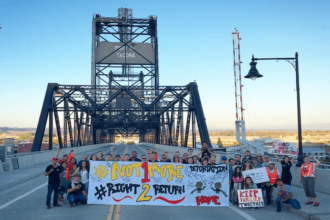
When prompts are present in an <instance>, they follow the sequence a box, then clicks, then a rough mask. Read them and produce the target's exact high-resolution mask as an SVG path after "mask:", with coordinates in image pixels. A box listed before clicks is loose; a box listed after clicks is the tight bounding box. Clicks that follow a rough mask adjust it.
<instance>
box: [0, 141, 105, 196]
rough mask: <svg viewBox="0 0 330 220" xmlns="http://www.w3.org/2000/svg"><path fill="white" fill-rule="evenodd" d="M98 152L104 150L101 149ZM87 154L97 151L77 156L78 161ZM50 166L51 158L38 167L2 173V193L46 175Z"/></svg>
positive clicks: (0, 178)
mask: <svg viewBox="0 0 330 220" xmlns="http://www.w3.org/2000/svg"><path fill="white" fill-rule="evenodd" d="M104 148H107V147H104ZM97 150H102V148H99V149H97ZM109 151H110V149H109ZM106 152H107V151H103V153H104V154H105V153H106ZM85 153H87V154H89V155H91V154H93V153H94V154H95V153H97V152H96V150H90V151H86V152H84V153H78V154H75V157H76V159H77V161H79V160H81V159H82V156H83V154H85ZM62 155H63V153H60V157H61V156H62ZM54 156H55V152H54ZM50 164H51V158H49V162H45V163H40V164H37V165H33V166H29V167H24V168H20V169H17V170H13V171H8V172H3V173H0V180H1V181H0V191H1V190H4V189H8V188H10V187H13V186H15V185H17V184H20V183H22V182H25V181H27V180H29V179H33V178H35V177H37V176H41V175H44V172H45V169H46V167H47V166H48V165H50Z"/></svg>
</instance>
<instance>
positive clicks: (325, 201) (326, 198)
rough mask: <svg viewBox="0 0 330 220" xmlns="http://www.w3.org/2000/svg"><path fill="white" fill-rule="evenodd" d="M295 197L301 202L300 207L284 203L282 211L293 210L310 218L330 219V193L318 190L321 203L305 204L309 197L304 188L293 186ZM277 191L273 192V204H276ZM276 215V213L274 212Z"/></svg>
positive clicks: (311, 219)
mask: <svg viewBox="0 0 330 220" xmlns="http://www.w3.org/2000/svg"><path fill="white" fill-rule="evenodd" d="M292 190H293V198H294V199H297V200H298V201H299V202H300V206H301V208H300V209H295V208H293V207H292V206H291V205H287V204H284V203H282V212H286V211H289V212H293V213H295V214H297V215H300V216H302V217H304V218H305V219H308V220H328V219H329V220H330V195H327V194H324V193H319V192H316V195H317V198H318V200H319V203H320V205H319V206H317V207H315V206H313V205H305V203H306V202H307V201H308V198H307V197H306V196H305V192H304V190H303V188H301V187H298V186H292ZM275 197H276V195H275V193H273V199H272V204H273V205H275V206H276V201H275ZM274 215H275V214H274Z"/></svg>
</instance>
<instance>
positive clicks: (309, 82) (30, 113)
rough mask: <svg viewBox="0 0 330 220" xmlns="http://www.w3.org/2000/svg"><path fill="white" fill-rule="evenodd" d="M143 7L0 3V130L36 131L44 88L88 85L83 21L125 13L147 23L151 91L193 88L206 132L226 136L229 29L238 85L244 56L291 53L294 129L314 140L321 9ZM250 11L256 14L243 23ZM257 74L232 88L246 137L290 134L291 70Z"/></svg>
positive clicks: (326, 32) (325, 30)
mask: <svg viewBox="0 0 330 220" xmlns="http://www.w3.org/2000/svg"><path fill="white" fill-rule="evenodd" d="M153 3H154V2H153V1H150V0H146V1H144V2H136V1H133V0H127V1H125V2H124V3H123V2H122V1H118V0H114V1H105V0H99V1H98V2H97V4H96V3H95V1H84V2H83V3H81V2H78V1H77V0H73V1H70V2H67V1H64V0H59V1H56V2H45V1H41V0H34V1H29V2H25V1H22V0H11V1H9V0H4V1H1V2H0V24H1V29H0V72H1V74H0V77H1V78H0V79H1V80H0V96H1V97H2V99H1V104H2V105H1V108H0V115H1V120H0V126H2V127H3V126H7V127H31V128H33V127H37V123H38V120H39V115H40V111H41V108H42V104H43V99H44V95H45V91H46V86H47V83H48V82H58V83H59V84H68V85H78V84H79V85H88V84H89V81H90V76H91V72H90V69H91V68H90V63H91V62H90V60H91V58H90V57H91V32H92V30H91V28H92V25H91V22H92V15H93V13H100V14H101V15H102V16H106V17H114V16H117V9H118V8H120V7H127V8H131V9H133V16H134V17H136V18H146V17H148V16H149V15H156V16H157V19H158V40H159V67H160V68H159V76H160V85H186V84H188V83H189V82H193V81H194V80H196V82H197V84H198V87H199V93H200V97H201V101H202V105H203V111H204V115H205V118H206V123H207V126H208V128H209V130H212V129H224V130H226V129H235V97H234V92H235V91H234V90H235V88H234V73H233V57H232V49H233V48H232V34H231V33H232V32H233V31H234V28H237V30H238V31H239V32H240V37H241V38H242V41H241V60H242V62H243V63H242V75H243V76H244V75H246V74H247V72H248V71H249V68H250V67H249V62H250V60H251V56H252V54H254V55H255V57H258V58H266V57H293V56H294V54H295V52H298V53H299V71H300V92H301V119H302V129H303V130H306V129H307V130H310V129H308V128H304V126H309V125H313V124H319V125H320V130H327V129H330V126H329V125H330V117H329V116H328V114H329V113H328V109H329V107H330V105H329V102H328V101H326V100H327V99H328V97H327V85H329V84H330V77H329V70H328V68H327V57H328V56H327V55H328V51H329V50H330V45H329V44H328V42H327V39H328V38H329V37H330V28H329V22H327V21H329V20H330V14H329V13H328V11H327V9H328V8H329V6H330V1H326V0H320V1H318V2H317V4H315V2H311V1H308V0H301V1H298V0H292V1H289V2H288V1H285V0H279V1H276V2H271V1H263V0H256V1H255V2H254V4H251V3H250V2H247V1H242V0H241V1H238V2H237V1H236V2H222V1H215V0H214V1H212V0H211V1H209V2H208V4H205V3H201V2H199V1H197V0H192V1H189V9H187V6H186V3H185V1H183V2H177V1H174V0H170V1H167V2H157V4H153ZM173 5H175V7H174V8H173ZM233 8H235V11H233ZM252 9H253V10H255V11H258V12H259V13H258V14H251V13H250V11H251V10H252ZM169 11H171V13H169ZM233 12H235V14H236V16H233ZM279 14H281V16H280V17H279V16H278V15H279ZM306 14H307V15H308V16H306ZM196 15H198V16H196ZM260 17H262V18H263V19H260ZM178 18H179V19H178ZM77 19H78V20H79V22H76V21H77ZM289 20H291V21H294V23H293V24H294V25H293V24H292V22H287V21H289ZM205 21H207V22H205ZM22 22H23V24H24V25H21V24H22ZM71 22H74V24H75V25H74V26H73V25H72V23H71ZM17 26H20V30H19V31H20V34H18V33H17ZM196 29H201V31H198V32H196V31H194V30H196ZM192 33H193V34H192ZM320 35H322V37H320ZM18 64H19V65H18ZM257 67H258V70H259V72H260V73H261V74H263V75H264V77H263V78H262V79H258V80H256V81H251V80H246V79H244V78H243V79H242V83H243V85H244V87H243V107H244V108H245V111H244V115H245V118H244V120H245V121H246V130H251V129H279V127H281V129H292V130H294V129H295V127H297V125H296V124H297V103H296V91H295V74H294V69H293V68H292V67H291V66H290V64H288V63H286V62H275V61H258V65H257ZM311 76H312V77H311ZM321 124H324V126H325V127H323V125H322V126H321ZM311 128H312V126H311ZM315 129H317V128H315Z"/></svg>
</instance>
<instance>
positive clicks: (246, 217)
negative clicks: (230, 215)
mask: <svg viewBox="0 0 330 220" xmlns="http://www.w3.org/2000/svg"><path fill="white" fill-rule="evenodd" d="M229 208H230V209H231V210H233V211H234V212H236V213H238V214H240V215H241V216H243V217H244V218H245V219H247V220H256V219H255V218H253V217H252V216H251V215H248V214H246V213H245V212H243V211H242V210H240V209H238V208H236V207H234V206H229Z"/></svg>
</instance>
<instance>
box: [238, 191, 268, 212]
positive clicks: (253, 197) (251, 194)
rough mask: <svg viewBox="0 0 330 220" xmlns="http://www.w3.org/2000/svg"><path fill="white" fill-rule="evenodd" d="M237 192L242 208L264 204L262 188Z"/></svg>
mask: <svg viewBox="0 0 330 220" xmlns="http://www.w3.org/2000/svg"><path fill="white" fill-rule="evenodd" d="M237 194H238V201H239V207H240V208H246V207H263V206H264V199H263V197H262V192H261V189H245V190H237Z"/></svg>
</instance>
